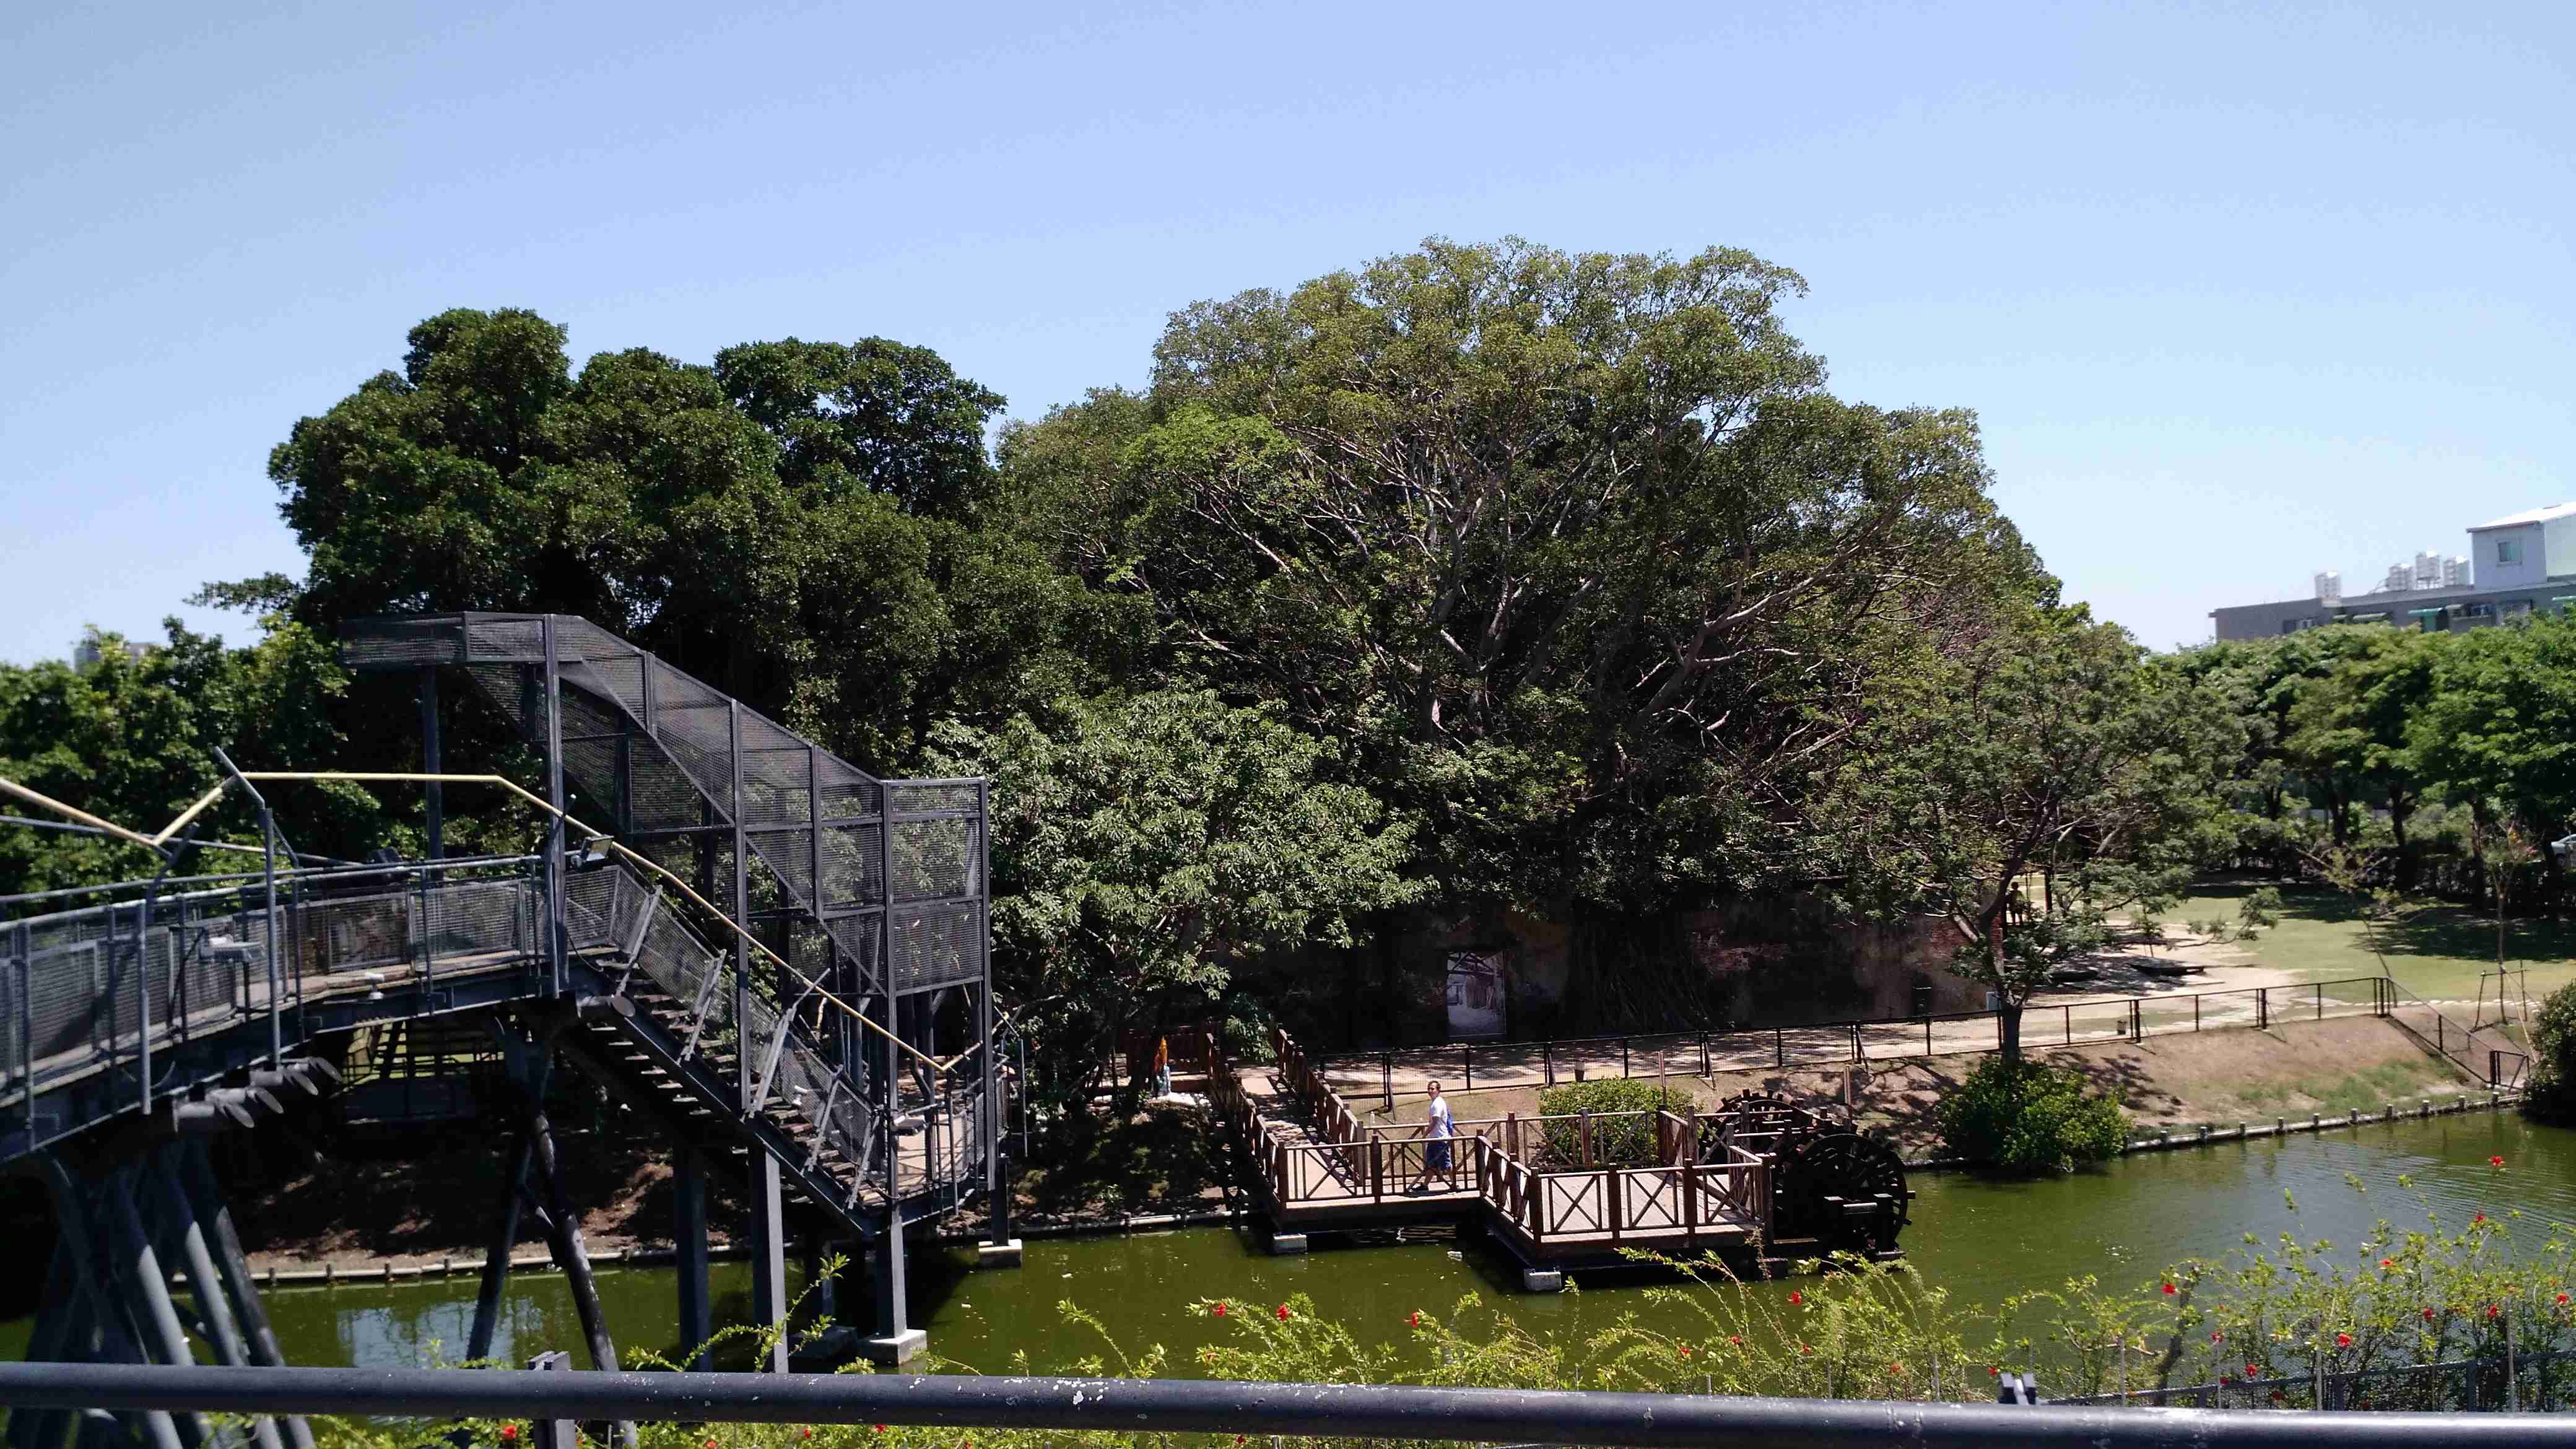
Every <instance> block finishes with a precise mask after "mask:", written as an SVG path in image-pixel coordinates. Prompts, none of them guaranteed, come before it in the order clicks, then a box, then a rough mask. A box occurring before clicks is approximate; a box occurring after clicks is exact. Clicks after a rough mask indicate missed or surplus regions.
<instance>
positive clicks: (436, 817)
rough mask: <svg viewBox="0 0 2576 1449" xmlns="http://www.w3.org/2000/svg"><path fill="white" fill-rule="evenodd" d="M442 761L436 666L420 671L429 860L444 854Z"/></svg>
mask: <svg viewBox="0 0 2576 1449" xmlns="http://www.w3.org/2000/svg"><path fill="white" fill-rule="evenodd" d="M549 652H550V653H551V651H549ZM442 758H443V755H442V752H441V751H440V749H439V740H438V666H437V665H435V664H431V665H425V666H423V667H422V669H421V671H420V769H421V773H422V774H424V775H429V776H431V777H433V778H431V779H430V780H429V781H428V782H427V783H426V785H425V786H424V787H423V790H422V793H421V813H422V816H423V824H424V826H425V827H426V831H427V834H428V836H429V858H430V859H431V860H437V859H439V858H441V857H443V856H445V855H446V854H447V787H446V786H445V785H444V784H442V783H441V782H440V781H439V780H438V779H436V778H435V777H436V776H437V775H438V774H439V773H441V772H442V771H443V770H444V769H445V768H446V766H444V765H443V764H441V763H440V761H441V759H442Z"/></svg>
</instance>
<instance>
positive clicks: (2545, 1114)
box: [2522, 982, 2576, 1122]
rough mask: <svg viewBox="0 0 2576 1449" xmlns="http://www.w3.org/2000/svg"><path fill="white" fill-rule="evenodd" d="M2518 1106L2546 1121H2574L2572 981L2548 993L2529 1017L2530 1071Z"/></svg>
mask: <svg viewBox="0 0 2576 1449" xmlns="http://www.w3.org/2000/svg"><path fill="white" fill-rule="evenodd" d="M2524 1087H2525V1090H2524V1092H2523V1097H2522V1110H2523V1111H2524V1112H2526V1113H2528V1114H2529V1115H2531V1116H2534V1117H2538V1118H2541V1119H2542V1120H2544V1121H2549V1122H2576V982H2570V983H2568V984H2567V985H2565V986H2561V987H2559V988H2558V989H2557V990H2555V991H2553V992H2551V993H2549V997H2548V999H2547V1000H2545V1001H2543V1002H2541V1003H2540V1012H2539V1014H2538V1015H2537V1016H2534V1017H2533V1018H2532V1021H2531V1074H2530V1078H2529V1080H2528V1081H2527V1082H2526V1083H2525V1084H2524Z"/></svg>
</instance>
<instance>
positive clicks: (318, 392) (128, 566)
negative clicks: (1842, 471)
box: [0, 0, 2576, 661]
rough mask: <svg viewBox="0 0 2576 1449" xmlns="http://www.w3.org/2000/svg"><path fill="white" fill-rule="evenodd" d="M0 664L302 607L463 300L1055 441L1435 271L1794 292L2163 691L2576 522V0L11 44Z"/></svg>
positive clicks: (577, 332) (649, 18)
mask: <svg viewBox="0 0 2576 1449" xmlns="http://www.w3.org/2000/svg"><path fill="white" fill-rule="evenodd" d="M0 137H6V138H7V144H6V145H5V146H0V541H5V543H6V552H5V558H6V566H5V568H0V658H7V659H12V660H18V661H25V660H28V659H32V658H38V657H46V656H54V655H60V654H63V653H65V652H67V651H68V649H69V646H70V643H71V641H72V640H73V639H74V638H75V637H77V635H78V633H79V631H80V629H81V628H82V626H83V625H85V624H92V623H95V624H98V625H101V626H105V627H109V628H114V629H119V630H124V631H128V632H143V633H151V632H155V631H156V629H157V621H158V620H159V618H160V617H161V616H162V615H164V614H166V613H170V612H174V611H175V612H180V613H182V614H184V615H186V616H187V617H189V618H190V619H191V622H192V623H195V624H197V625H199V626H200V627H204V626H207V625H218V626H221V627H223V628H225V629H227V630H228V631H230V632H234V633H240V632H242V630H243V628H244V626H243V623H242V621H240V620H239V619H237V618H233V617H229V616H223V615H215V614H209V613H205V612H202V611H190V610H182V609H179V608H178V604H179V600H180V599H182V598H183V597H184V596H186V595H187V594H189V593H190V592H192V591H193V590H194V589H195V588H196V587H197V586H198V585H199V584H200V583H202V582H203V581H205V580H208V579H213V578H233V577H240V576H243V575H248V574H253V573H258V572H261V571H264V570H268V569H284V570H288V571H297V570H298V568H299V556H298V554H297V552H296V550H295V548H294V545H293V541H292V539H291V538H290V537H289V536H288V535H287V533H286V532H285V530H284V528H283V527H282V525H280V524H279V522H278V521H277V517H276V513H275V502H276V495H275V492H274V489H273V487H272V486H271V485H270V484H269V482H268V481H267V479H266V477H265V474H264V468H265V463H266V457H267V452H268V449H269V448H270V447H271V446H272V445H273V444H275V443H276V442H277V441H278V440H279V439H281V438H282V437H284V436H285V433H286V431H287V429H288V427H289V426H290V425H291V424H292V423H293V422H294V420H295V419H296V418H297V417H299V416H301V415H304V414H307V413H312V412H318V411H320V410H322V409H323V408H325V407H327V406H329V405H330V403H331V402H332V401H334V400H335V399H337V398H338V397H340V396H342V395H343V394H345V393H346V392H348V391H349V390H350V389H351V388H352V387H354V386H355V385H356V384H357V383H358V382H359V381H361V380H362V379H364V378H365V377H366V376H368V375H369V374H371V373H372V372H374V371H376V370H378V369H380V368H384V367H388V366H392V365H395V364H396V363H397V361H398V360H399V358H400V355H401V352H402V347H403V333H404V330H405V329H406V328H407V327H409V326H410V325H411V324H412V323H413V322H415V321H417V320H419V319H420V318H422V317H424V316H427V315H429V314H431V313H433V312H436V311H439V310H441V309H443V308H447V307H451V306H458V305H471V306H484V307H494V306H508V305H516V306H526V307H532V308H535V309H537V310H539V311H541V312H543V313H544V314H546V315H547V316H549V317H552V318H554V319H556V320H557V321H560V322H562V323H564V324H566V325H567V326H568V327H569V328H570V329H571V339H572V346H573V349H574V352H575V355H576V358H577V359H578V358H579V357H582V356H587V355H588V354H590V353H592V352H596V351H601V350H605V349H610V348H622V347H628V346H637V345H642V346H650V347H654V348H658V349H660V350H662V351H664V352H668V353H671V354H673V355H676V356H679V357H683V358H688V359H692V360H704V359H706V358H707V357H709V356H710V355H711V354H712V353H713V352H714V351H715V349H717V348H718V347H721V346H724V345H726V344H729V343H733V342H739V341H749V340H754V339H760V338H771V337H779V336H785V335H789V334H795V335H798V336H803V337H808V338H832V339H844V338H854V337H861V336H868V335H880V336H887V337H893V338H898V339H901V340H904V341H907V342H913V343H920V344H924V345H927V346H930V347H933V348H936V349H937V350H938V351H940V352H941V353H942V354H944V355H946V356H947V357H948V358H949V360H950V361H951V362H952V363H954V364H955V365H956V366H957V367H958V368H959V369H960V370H961V371H963V372H964V373H966V374H967V375H969V376H972V377H974V378H976V379H978V380H979V381H982V382H983V383H985V384H986V385H988V386H991V387H994V388H996V389H998V390H999V391H1001V392H1003V393H1005V394H1007V395H1008V396H1009V398H1010V400H1011V411H1012V412H1013V413H1014V414H1016V415H1020V416H1035V415H1037V414H1039V413H1042V412H1043V411H1044V410H1045V409H1046V408H1047V407H1048V406H1049V405H1050V404H1054V403H1058V402H1064V401H1068V400H1071V399H1073V398H1076V397H1078V396H1079V395H1080V393H1081V390H1082V389H1083V388H1085V387H1088V386H1094V385H1100V384H1116V383H1135V382H1138V381H1140V380H1141V379H1142V378H1143V376H1144V373H1145V368H1146V364H1147V357H1148V349H1149V348H1150V346H1151V344H1152V341H1153V339H1154V336H1155V334H1156V332H1157V331H1158V330H1159V329H1160V326H1161V324H1162V320H1163V317H1164V315H1165V314H1166V313H1167V312H1169V311H1171V310H1172V309H1174V308H1177V307H1180V306H1183V305H1185V304H1187V303H1189V302H1191V301H1193V300H1196V299H1199V298H1203V297H1211V296H1221V295H1227V294H1231V293H1233V292H1236V291H1240V290H1242V289H1244V288H1247V287H1253V286H1263V285H1272V286H1285V285H1291V284H1294V283H1296V282H1298V281H1300V280H1303V279H1305V278H1307V277H1311V276H1314V275H1316V274H1318V273H1321V272H1325V271H1328V270H1331V269H1334V268H1336V267H1341V266H1347V265H1351V264H1355V263H1358V262H1361V261H1364V260H1366V259H1368V258H1370V257H1374V256H1378V255H1382V254H1385V253H1387V252H1391V251H1397V250H1401V249H1404V248H1406V247H1409V246H1411V245H1412V244H1414V243H1415V242H1416V241H1418V240H1419V239H1420V238H1422V237H1424V236H1427V235H1432V234H1441V235H1447V236H1452V237H1458V238H1462V239H1490V238H1494V237H1499V236H1503V235H1507V234H1517V235H1522V236H1527V237H1530V238H1532V239H1534V240H1538V241H1543V242H1547V243H1549V244H1552V245H1557V246H1563V247H1570V248H1582V249H1603V250H1616V251H1664V250H1674V251H1689V250H1695V249H1697V248H1699V247H1701V246H1705V245H1709V244H1712V243H1723V244H1730V245H1739V246H1744V247H1749V248H1751V249H1753V250H1754V251H1756V252H1758V253H1760V254H1762V255H1763V256H1765V257H1768V258H1770V259H1771V260H1774V261H1778V262H1781V263H1783V264H1786V265H1788V266H1791V267H1794V268H1796V269H1797V270H1799V271H1800V272H1801V273H1803V274H1804V275H1805V276H1806V278H1807V279H1808V282H1809V284H1810V286H1811V289H1812V290H1811V292H1810V293H1809V295H1808V296H1806V297H1805V298H1803V299H1801V300H1799V301H1797V302H1795V303H1794V304H1793V305H1792V307H1791V308H1790V319H1791V322H1792V325H1793V327H1794V328H1795V329H1796V330H1797V331H1798V332H1799V333H1800V335H1802V336H1803V337H1804V338H1805V339H1806V340H1807V341H1808V342H1809V343H1810V344H1811V345H1812V346H1813V347H1815V348H1816V349H1817V350H1818V351H1819V352H1821V353H1822V354H1823V355H1824V356H1825V357H1826V359H1827V360H1828V362H1829V364H1830V366H1831V369H1832V381H1833V386H1834V388H1835V390H1836V391H1837V392H1839V393H1841V394H1842V395H1844V396H1847V397H1852V398H1857V399H1861V400H1865V401H1870V402H1875V403H1880V404H1886V405H1904V404H1943V405H1958V406H1965V407H1969V408H1973V409H1975V410H1976V411H1977V412H1978V413H1979V414H1980V415H1981V417H1982V418H1983V421H1984V427H1985V435H1986V442H1987V453H1988V458H1989V460H1990V462H1991V463H1992V465H1993V468H1994V470H1995V474H1996V479H1997V482H1996V495H1997V497H1998V499H1999V500H2000V501H2001V503H2002V504H2003V506H2004V508H2005V509H2006V511H2007V512H2008V513H2009V514H2010V515H2011V516H2012V517H2013V518H2014V519H2015V520H2016V521H2017V522H2019V523H2020V524H2021V526H2022V527H2023V529H2024V531H2025V532H2026V533H2027V534H2028V535H2029V536H2030V537H2031V538H2032V539H2033V540H2034V541H2035V542H2036V543H2037V544H2038V546H2039V548H2040V550H2041V552H2042V554H2043V556H2044V557H2045V558H2046V560H2047V562H2048V563H2049V565H2050V566H2051V567H2052V568H2053V569H2055V570H2056V571H2057V573H2058V574H2059V575H2060V576H2061V577H2062V578H2064V579H2065V581H2066V585H2067V592H2068V595H2069V596H2070V597H2073V598H2080V599H2086V600H2090V601H2091V602H2092V603H2093V604H2094V605H2095V607H2096V609H2097V610H2098V611H2099V612H2100V613H2102V614H2104V615H2106V616H2108V617H2110V618H2113V619H2116V620H2119V621H2120V622H2122V623H2124V624H2126V625H2128V626H2130V627H2131V628H2132V629H2133V630H2135V631H2136V632H2137V633H2138V634H2139V635H2140V637H2141V638H2142V639H2144V640H2145V641H2146V642H2148V643H2150V644H2155V645H2159V646H2166V645H2171V644H2174V643H2177V642H2186V641H2191V640H2196V639H2199V638H2202V637H2205V636H2206V633H2207V629H2208V620H2207V617H2206V616H2207V611H2208V610H2209V609H2210V608H2212V607H2214V606H2216V605H2219V604H2224V603H2241V602H2251V601H2254V600H2258V599H2271V598H2286V597H2292V596H2295V595H2298V594H2302V593H2304V592H2305V585H2306V580H2307V578H2308V576H2309V574H2310V573H2311V572H2312V571H2314V570H2315V569H2318V568H2326V567H2334V568H2340V569H2342V570H2343V572H2344V575H2345V579H2346V585H2347V587H2348V588H2357V587H2360V586H2361V585H2362V584H2363V583H2364V582H2365V581H2366V580H2368V579H2371V578H2375V577H2376V576H2377V575H2378V574H2379V573H2380V572H2381V571H2382V570H2383V569H2384V567H2385V565H2386V564H2387V563H2388V562H2390V561H2393V560H2395V559H2397V558H2400V557H2403V556H2406V555H2409V554H2411V553H2413V552H2414V551H2415V550H2416V549H2419V548H2438V549H2440V550H2441V551H2443V552H2452V551H2456V550H2458V549H2459V548H2460V547H2461V539H2460V531H2461V528H2462V527H2463V526H2464V525H2466V524H2469V523H2472V522H2478V521H2482V520H2484V519H2485V518H2488V517H2492V516H2495V515H2500V514H2505V513H2511V512H2515V511H2518V510H2520V509H2523V508H2527V507H2532V506H2535V505H2538V504H2543V503H2551V502H2558V501H2563V500H2567V499H2571V498H2576V401H2571V399H2572V398H2576V265H2571V264H2576V6H2570V5H2567V4H2564V3H2558V4H2540V5H2528V6H2515V5H2509V4H2495V5H2485V6H2477V7H2437V6H2428V5H2421V4H2416V5H2406V6H2357V5H2338V6H2299V5H2268V6H2253V5H2232V6H2210V7H2205V8H2200V7H2191V6H2185V5H2155V6H2144V5H2141V6H2118V7H2109V6H2104V7H2092V6H2077V5H2063V6H2051V5H2036V4H2034V5H2027V6H2010V7H1970V6H1951V7H1929V6H1915V5H1903V6H1886V7H1874V6H1847V5H1846V6H1837V5H1789V6H1779V5H1773V6H1760V7H1750V6H1746V7H1725V6H1715V5H1706V4H1700V5H1681V6H1670V7H1658V6H1651V5H1619V4H1593V5H1565V4H1556V5H1546V6H1518V5H1510V4H1480V5H1473V6H1469V5H1432V4H1418V5H1385V4H1378V5H1337V4H1305V5H1299V6H1294V7H1289V6H1280V7H1268V8H1257V7H1252V6H1244V5H1211V6H1122V7H1108V6H1094V7H1081V6H1068V5H1042V6H1022V5H986V6H972V7H968V6H958V7H948V6H918V5H916V6H904V7H883V8H877V7H866V6H850V5H837V6H820V5H818V6H813V7H808V8H798V7H793V6H758V7H753V6H743V7H734V6H706V5H685V6H682V5H668V4H662V3H657V0H630V3H623V4H619V5H614V6H611V5H577V4H565V5H552V6H545V7H536V6H530V7H525V8H523V9H512V8H496V7H485V6H474V5H467V4H435V5H428V4H424V5H408V6H405V5H392V4H368V5H347V4H328V5H313V6H309V7H293V6H278V5H268V6H262V5H256V4H242V5H228V6H196V5H191V6H177V5H170V6H152V5H144V4H137V5H131V6H107V5H90V6H71V5H63V4H48V3H43V0H26V3H20V4H16V5H12V6H10V7H8V8H7V11H6V13H5V14H0Z"/></svg>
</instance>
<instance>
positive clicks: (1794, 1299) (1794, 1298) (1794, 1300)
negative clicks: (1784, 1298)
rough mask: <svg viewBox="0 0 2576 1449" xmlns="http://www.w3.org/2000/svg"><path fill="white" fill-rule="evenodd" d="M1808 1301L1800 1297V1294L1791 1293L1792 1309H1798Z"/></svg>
mask: <svg viewBox="0 0 2576 1449" xmlns="http://www.w3.org/2000/svg"><path fill="white" fill-rule="evenodd" d="M1806 1301H1807V1300H1806V1298H1805V1297H1804V1296H1802V1295H1800V1294H1797V1293H1791V1294H1790V1295H1789V1306H1790V1307H1792V1308H1795V1307H1797V1306H1798V1305H1799V1304H1801V1303H1804V1302H1806Z"/></svg>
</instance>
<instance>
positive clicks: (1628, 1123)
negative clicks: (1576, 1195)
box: [1538, 1077, 1691, 1166]
mask: <svg viewBox="0 0 2576 1449" xmlns="http://www.w3.org/2000/svg"><path fill="white" fill-rule="evenodd" d="M1660 1109H1670V1110H1672V1111H1675V1112H1682V1113H1688V1112H1689V1111H1690V1110H1691V1097H1690V1094H1689V1093H1688V1092H1677V1091H1674V1090H1673V1089H1672V1088H1670V1087H1667V1086H1664V1085H1663V1084H1662V1083H1660V1082H1652V1081H1639V1080H1637V1079H1636V1078H1634V1077H1606V1078H1604V1079H1602V1080H1600V1081H1597V1082H1568V1083H1566V1084H1565V1085H1563V1086H1561V1087H1550V1088H1548V1089H1547V1090H1546V1091H1544V1092H1541V1093H1539V1094H1538V1110H1539V1112H1540V1113H1541V1115H1544V1116H1549V1117H1557V1116H1565V1117H1571V1116H1574V1115H1576V1114H1577V1113H1582V1112H1589V1113H1591V1114H1592V1115H1593V1116H1594V1117H1595V1118H1599V1117H1602V1116H1604V1115H1606V1114H1608V1113H1613V1112H1654V1111H1657V1110H1660ZM1546 1142H1547V1156H1548V1159H1549V1160H1550V1161H1551V1162H1552V1163H1555V1164H1562V1165H1569V1166H1570V1165H1573V1164H1577V1163H1580V1162H1581V1161H1582V1160H1583V1148H1582V1145H1581V1144H1580V1143H1579V1142H1578V1141H1576V1129H1575V1124H1574V1123H1572V1122H1550V1123H1548V1124H1547V1135H1546ZM1592 1157H1593V1160H1594V1161H1595V1162H1603V1163H1623V1164H1627V1165H1630V1166H1641V1165H1643V1164H1645V1163H1648V1162H1652V1161H1653V1160H1654V1157H1655V1119H1654V1118H1653V1117H1651V1116H1648V1117H1619V1118H1616V1119H1614V1120H1611V1121H1607V1122H1603V1121H1595V1122H1594V1123H1593V1124H1592Z"/></svg>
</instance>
